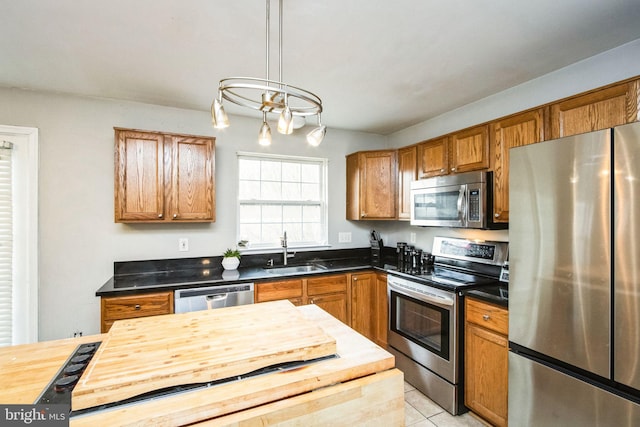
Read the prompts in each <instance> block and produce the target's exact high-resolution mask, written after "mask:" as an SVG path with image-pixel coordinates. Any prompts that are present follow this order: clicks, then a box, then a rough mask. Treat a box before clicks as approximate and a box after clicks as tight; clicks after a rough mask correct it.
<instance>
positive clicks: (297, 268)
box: [264, 264, 327, 274]
mask: <svg viewBox="0 0 640 427" xmlns="http://www.w3.org/2000/svg"><path fill="white" fill-rule="evenodd" d="M326 269H327V267H325V266H323V265H319V264H306V265H291V266H287V267H284V266H283V267H270V268H265V269H264V270H265V271H266V272H267V273H271V274H291V273H310V272H313V271H319V270H326Z"/></svg>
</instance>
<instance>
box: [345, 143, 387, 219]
mask: <svg viewBox="0 0 640 427" xmlns="http://www.w3.org/2000/svg"><path fill="white" fill-rule="evenodd" d="M396 162H397V160H396V151H395V150H379V151H362V152H358V153H353V154H350V155H349V156H347V219H349V220H360V219H395V218H396V191H397V188H396V186H397V184H396V182H397V164H396Z"/></svg>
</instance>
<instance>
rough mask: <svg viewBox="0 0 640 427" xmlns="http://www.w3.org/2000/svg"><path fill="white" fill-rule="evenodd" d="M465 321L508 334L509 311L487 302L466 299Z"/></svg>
mask: <svg viewBox="0 0 640 427" xmlns="http://www.w3.org/2000/svg"><path fill="white" fill-rule="evenodd" d="M465 307H466V315H465V317H466V320H467V322H471V323H475V324H476V325H479V326H482V327H483V328H487V329H489V330H492V331H495V332H498V333H500V334H504V335H508V333H509V311H508V310H507V309H505V308H504V307H500V306H498V305H495V304H490V303H488V302H484V301H479V300H476V299H473V298H469V297H467V298H466V305H465Z"/></svg>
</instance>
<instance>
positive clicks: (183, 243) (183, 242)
mask: <svg viewBox="0 0 640 427" xmlns="http://www.w3.org/2000/svg"><path fill="white" fill-rule="evenodd" d="M178 250H179V251H180V252H187V251H188V250H189V239H187V238H186V237H182V238H180V239H178Z"/></svg>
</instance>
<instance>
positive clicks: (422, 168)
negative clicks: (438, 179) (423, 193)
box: [418, 137, 449, 179]
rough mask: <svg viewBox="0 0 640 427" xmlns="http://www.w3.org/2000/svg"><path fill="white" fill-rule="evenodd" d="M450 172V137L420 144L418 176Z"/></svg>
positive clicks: (427, 176) (425, 176)
mask: <svg viewBox="0 0 640 427" xmlns="http://www.w3.org/2000/svg"><path fill="white" fill-rule="evenodd" d="M448 173H449V138H448V137H444V138H438V139H433V140H431V141H425V142H422V143H420V144H418V178H419V179H423V178H430V177H432V176H440V175H447V174H448Z"/></svg>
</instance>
